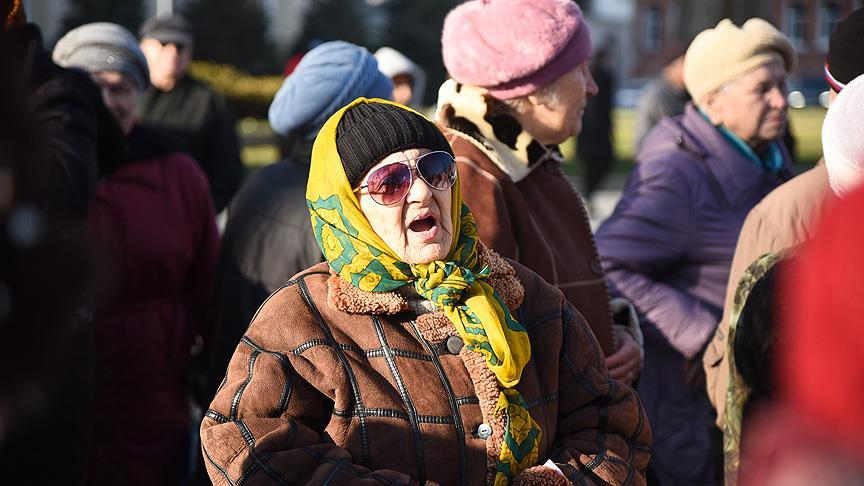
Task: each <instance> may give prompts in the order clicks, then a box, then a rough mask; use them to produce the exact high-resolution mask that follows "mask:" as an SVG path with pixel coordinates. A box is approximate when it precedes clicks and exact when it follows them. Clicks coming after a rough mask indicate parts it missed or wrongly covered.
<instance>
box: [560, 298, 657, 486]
mask: <svg viewBox="0 0 864 486" xmlns="http://www.w3.org/2000/svg"><path fill="white" fill-rule="evenodd" d="M563 326H564V329H563V337H564V341H563V348H562V352H561V364H560V388H559V390H560V391H559V393H560V397H559V402H560V404H561V405H560V409H559V417H558V435H557V437H556V439H555V442H554V444H553V449H552V451H551V453H550V457H551V459H552V460H553V462H555V463H556V465H558V467H559V469H561V471H562V472H563V473H564V475H565V476H567V478H568V479H569V480H570V482H571V483H573V484H586V483H589V484H590V483H594V484H604V485H605V484H614V485H644V484H645V469H646V468H647V466H648V460H649V458H650V452H649V446H650V443H651V431H650V428H649V425H648V422H647V420H646V418H645V413H644V411H643V409H642V404H641V403H640V402H639V399H638V397H637V395H636V392H635V391H634V390H633V389H632V388H630V387H628V386H626V385H624V384H621V383H618V382H616V381H614V380H612V379H611V378H610V377H609V374H608V372H607V371H606V365H605V364H604V363H605V362H604V360H603V356H602V353H601V351H600V346H599V345H598V344H597V340H596V338H594V335H593V334H592V333H591V329H590V328H589V327H588V325H587V323H586V322H585V320H584V319H583V318H582V316H581V315H580V314H579V313H578V312H577V311H576V310H575V309H573V307H572V306H570V304H566V305H565V309H564V322H563Z"/></svg>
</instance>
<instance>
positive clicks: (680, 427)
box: [597, 19, 796, 486]
mask: <svg viewBox="0 0 864 486" xmlns="http://www.w3.org/2000/svg"><path fill="white" fill-rule="evenodd" d="M795 63H796V54H795V51H794V49H793V48H792V46H791V44H790V43H789V41H788V40H787V39H786V38H785V37H784V36H783V34H781V33H780V32H779V31H777V30H776V29H775V28H774V27H772V26H771V25H770V24H769V23H768V22H765V21H764V20H761V19H750V20H748V21H747V22H746V23H745V24H743V26H741V27H738V26H736V25H734V24H733V23H732V22H731V21H729V20H723V21H721V22H720V23H719V24H718V25H717V26H716V27H715V28H713V29H708V30H706V31H704V32H702V33H701V34H699V35H698V36H697V37H696V38H695V39H694V40H693V42H692V44H691V45H690V47H689V48H688V50H687V54H686V57H685V65H684V82H685V85H686V87H687V90H688V91H689V92H690V95H691V96H692V97H693V101H692V102H691V103H689V104H688V105H687V107H686V108H685V112H684V114H683V115H681V116H679V117H675V118H666V119H664V120H662V121H661V122H660V123H659V124H658V125H657V126H656V127H655V128H654V129H653V130H652V131H651V132H650V133H649V134H648V136H647V138H646V139H645V142H644V144H643V145H642V148H641V150H640V151H639V154H638V156H637V159H636V161H637V163H636V168H635V169H634V170H633V173H632V174H631V176H630V179H629V181H628V183H627V186H626V187H625V189H624V193H623V195H622V198H621V200H620V201H619V203H618V206H617V207H616V208H615V211H614V213H613V214H612V216H611V217H610V218H609V219H608V220H607V221H606V222H605V223H604V224H603V225H602V226H601V227H600V229H599V230H598V231H597V244H598V247H599V251H600V254H601V258H602V260H603V266H604V268H605V269H606V271H607V275H608V278H609V281H610V284H611V286H612V291H613V293H617V294H620V295H622V296H624V297H626V298H628V299H630V300H631V301H632V302H633V303H634V305H635V307H636V309H637V311H638V312H639V313H640V320H641V321H642V327H643V332H644V334H645V366H644V371H643V373H642V377H641V379H640V381H639V383H638V385H637V390H638V392H639V394H640V396H641V398H642V400H643V403H644V406H645V409H646V411H647V412H648V417H649V420H650V423H651V427H652V429H653V430H654V445H653V457H652V463H651V465H650V466H649V468H650V470H649V475H653V479H654V483H655V484H661V485H664V486H667V485H685V484H686V485H715V484H718V483H720V482H721V481H722V474H723V471H722V455H721V445H722V444H721V440H722V439H721V435H720V432H719V430H717V429H716V428H715V427H714V416H713V414H714V411H713V409H712V407H711V405H710V403H709V402H708V397H707V394H706V391H705V387H704V385H703V384H700V381H704V379H703V378H701V377H699V376H698V373H701V371H702V367H701V359H700V355H701V353H702V351H703V350H704V348H705V345H706V343H707V342H708V339H709V338H710V337H711V335H712V334H713V332H714V329H715V327H716V325H717V322H718V320H719V318H720V314H721V309H722V306H723V300H724V297H725V291H726V280H727V278H728V275H729V268H730V264H731V261H732V254H733V252H734V250H735V243H736V240H737V237H738V231H739V229H740V227H741V225H742V223H743V221H744V218H745V216H747V213H748V212H749V211H750V209H751V208H752V207H753V206H754V205H755V204H756V203H758V202H759V200H760V199H762V197H763V196H765V195H766V194H767V193H769V192H770V191H771V190H772V189H774V188H775V187H777V186H778V185H780V184H782V183H783V182H784V181H786V180H788V179H789V178H790V177H791V176H792V171H791V161H790V157H789V153H788V152H787V151H786V149H785V147H784V145H783V144H782V143H781V142H780V140H781V138H782V136H783V132H784V129H785V126H786V109H787V103H786V75H787V73H788V72H789V71H790V70H792V69H793V68H794V66H795ZM649 477H650V476H649ZM649 484H650V483H649Z"/></svg>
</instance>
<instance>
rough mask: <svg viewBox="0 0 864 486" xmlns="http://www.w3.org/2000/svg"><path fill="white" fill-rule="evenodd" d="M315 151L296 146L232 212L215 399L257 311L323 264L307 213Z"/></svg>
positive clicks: (259, 177)
mask: <svg viewBox="0 0 864 486" xmlns="http://www.w3.org/2000/svg"><path fill="white" fill-rule="evenodd" d="M311 150H312V143H311V141H309V142H296V143H294V145H293V147H292V149H291V152H290V153H289V154H288V157H287V158H286V159H285V160H283V161H281V162H277V163H275V164H273V165H270V166H267V167H264V168H261V169H259V170H258V171H257V172H255V173H254V174H253V175H252V176H250V177H249V179H248V180H247V181H246V182H245V183H244V184H243V187H242V188H241V189H240V191H239V192H238V193H237V195H236V196H235V197H234V199H233V200H232V201H231V205H230V206H229V207H228V224H227V225H226V227H225V234H224V236H223V239H222V248H221V250H220V251H219V266H218V270H217V273H216V289H215V302H214V307H213V309H214V314H215V319H214V323H213V332H212V335H211V336H210V338H209V340H208V357H207V361H208V363H207V369H208V371H207V382H208V386H207V391H208V393H210V396H211V397H212V394H213V393H215V392H216V387H217V386H218V385H219V382H220V381H222V378H223V377H224V376H225V370H226V369H227V367H228V361H229V360H230V359H231V355H232V354H233V353H234V349H235V348H236V347H237V344H238V343H239V342H240V338H242V337H243V334H244V333H245V332H246V328H247V327H248V326H249V323H250V322H251V321H252V316H254V315H255V311H256V310H258V307H259V306H260V305H261V304H262V303H264V300H266V299H267V297H268V296H269V295H270V294H272V293H273V292H275V291H276V290H278V289H279V288H280V287H282V286H283V285H285V282H287V281H288V279H290V278H291V276H292V275H295V274H297V273H299V272H300V271H301V270H303V269H306V268H309V267H311V266H312V265H314V264H316V263H318V262H321V261H322V260H323V259H324V258H323V256H322V255H321V250H320V249H319V248H318V243H317V242H316V241H315V236H314V235H313V234H312V225H311V224H310V223H309V210H308V209H307V208H306V181H307V179H308V178H309V160H310V157H311Z"/></svg>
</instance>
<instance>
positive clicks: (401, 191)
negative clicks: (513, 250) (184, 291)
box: [201, 98, 650, 485]
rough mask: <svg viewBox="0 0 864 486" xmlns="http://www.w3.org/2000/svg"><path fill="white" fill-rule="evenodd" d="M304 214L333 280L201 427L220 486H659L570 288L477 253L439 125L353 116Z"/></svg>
mask: <svg viewBox="0 0 864 486" xmlns="http://www.w3.org/2000/svg"><path fill="white" fill-rule="evenodd" d="M306 196H307V203H308V206H309V210H310V212H311V214H312V225H313V229H314V232H315V237H316V239H317V241H318V243H319V245H320V246H321V250H322V252H323V253H324V257H325V258H326V259H327V263H322V264H319V265H316V266H314V267H312V268H310V269H309V270H307V271H305V272H302V273H301V274H299V275H297V276H296V277H294V278H293V279H292V280H290V281H289V282H288V283H287V284H286V285H285V286H284V287H283V288H282V289H280V290H279V291H277V292H276V293H274V294H273V295H272V296H271V297H270V298H269V299H268V300H267V302H265V303H264V305H263V307H262V308H261V309H260V310H259V312H258V314H257V315H256V317H255V318H254V320H253V321H252V324H251V325H250V327H249V329H248V331H247V334H246V336H245V337H243V339H242V341H241V342H240V344H239V346H238V348H237V351H236V352H235V354H234V356H233V358H232V359H231V363H230V365H229V368H228V373H227V376H226V378H225V380H224V381H223V384H222V386H221V387H220V390H219V392H218V393H217V395H216V397H215V399H214V401H213V403H212V405H211V408H210V410H208V412H207V414H206V417H205V419H204V422H203V424H202V426H201V440H202V444H203V447H204V454H205V458H206V462H207V467H208V471H209V473H210V477H211V479H212V480H213V481H214V482H215V483H217V484H233V483H234V482H237V481H239V480H241V479H252V480H258V481H282V482H287V483H321V482H327V483H332V484H371V483H374V482H384V483H388V484H423V483H427V484H472V485H473V484H492V483H494V484H510V483H514V484H541V482H542V484H562V485H563V484H580V483H583V482H585V481H586V480H587V481H589V482H594V483H598V484H643V483H644V480H643V473H642V471H643V469H644V468H645V466H646V463H647V460H648V450H647V447H648V442H649V440H650V439H649V436H650V432H649V430H648V427H647V423H646V421H645V420H644V417H643V416H642V411H641V406H640V404H639V401H638V399H637V398H636V395H635V393H634V392H633V390H631V389H630V388H628V387H626V386H622V385H620V384H618V383H616V382H614V381H612V380H611V379H610V378H609V376H608V374H607V372H606V368H605V366H604V365H603V362H602V358H601V355H600V354H599V348H598V346H597V341H596V339H595V338H594V337H593V336H592V334H591V332H590V330H589V328H588V327H587V325H586V324H585V321H584V320H583V319H582V317H581V316H580V315H579V314H578V313H577V312H575V311H574V310H573V309H572V308H571V307H570V306H569V305H568V304H567V303H566V300H564V298H563V297H562V296H561V294H560V293H559V292H558V291H557V290H555V288H554V287H551V286H550V285H548V284H546V283H545V282H544V281H543V280H542V279H541V278H539V277H538V276H537V275H536V274H534V273H532V272H531V271H529V270H527V269H526V268H524V267H522V266H521V265H518V264H516V263H511V262H509V261H506V260H504V259H502V258H501V257H499V256H498V255H497V254H495V253H494V252H492V251H490V250H488V249H486V248H485V247H483V245H482V244H481V243H480V242H479V241H478V239H477V232H476V228H475V226H474V219H473V217H472V215H471V212H470V211H469V210H468V208H467V206H465V205H464V204H463V203H462V197H461V195H460V192H459V182H458V179H457V175H456V163H455V161H454V159H453V156H452V152H451V148H450V145H449V144H448V143H447V140H446V139H445V138H444V136H443V135H442V134H441V132H440V131H439V130H438V128H437V127H436V126H435V125H434V124H432V123H431V122H429V121H428V120H426V119H425V118H423V117H422V116H421V115H419V114H417V113H415V112H413V111H410V110H409V109H407V108H404V107H402V106H401V105H397V104H395V103H391V102H385V101H382V100H367V99H365V98H359V99H357V100H355V101H354V102H352V103H351V104H349V105H348V106H347V107H345V108H343V109H342V110H340V111H338V112H337V113H336V114H334V115H333V116H332V117H331V118H330V119H329V120H328V121H327V123H326V124H325V125H324V127H323V128H322V129H321V131H320V132H319V134H318V137H317V139H316V141H315V145H314V148H313V151H312V164H311V168H310V175H309V185H308V189H307V193H306Z"/></svg>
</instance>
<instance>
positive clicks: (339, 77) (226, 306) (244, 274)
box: [207, 41, 393, 396]
mask: <svg viewBox="0 0 864 486" xmlns="http://www.w3.org/2000/svg"><path fill="white" fill-rule="evenodd" d="M392 93H393V85H392V83H391V82H390V80H389V79H388V78H387V76H385V75H384V74H382V73H381V72H380V71H378V67H377V63H376V61H375V58H374V57H373V56H372V54H370V53H369V52H368V51H367V50H366V49H365V48H363V47H359V46H355V45H353V44H349V43H347V42H342V41H333V42H327V43H324V44H321V45H319V46H318V47H315V48H314V49H312V50H311V51H309V53H307V54H306V55H305V56H304V57H303V60H301V61H300V63H299V64H298V65H297V68H296V69H295V70H294V72H293V73H292V74H291V75H290V76H288V78H286V79H285V82H284V83H283V84H282V87H281V88H280V89H279V92H278V93H277V94H276V97H275V98H274V99H273V103H272V104H271V105H270V125H271V126H272V127H273V130H274V131H275V132H276V133H278V134H279V135H280V136H282V137H285V138H286V139H287V140H286V144H287V145H288V146H289V147H290V148H289V152H288V154H287V155H286V157H285V158H284V159H283V160H282V161H281V162H277V163H275V164H273V165H269V166H267V167H264V168H261V169H259V170H258V171H257V172H255V174H253V175H252V176H251V177H250V178H249V180H247V181H246V182H245V183H244V184H243V187H242V188H241V189H240V191H239V192H238V193H237V195H236V196H235V197H234V199H233V200H232V202H231V204H230V205H229V207H228V210H229V214H230V218H228V224H227V225H226V227H225V234H224V238H223V239H222V247H221V249H220V252H219V266H218V270H217V276H216V292H215V303H214V305H215V309H214V314H215V318H214V324H213V332H212V335H211V336H210V340H209V343H208V358H207V361H208V366H207V368H208V372H207V374H208V383H209V384H208V386H207V389H208V391H209V392H210V393H211V395H210V396H212V393H215V391H216V387H218V386H219V383H220V382H221V381H222V378H223V377H224V375H225V369H226V368H227V367H228V361H229V360H230V359H231V354H233V353H234V349H235V348H236V347H237V343H239V342H240V338H242V337H243V333H244V332H246V328H247V326H248V325H249V322H250V321H251V320H252V317H253V316H254V315H255V311H256V310H258V307H259V306H261V304H262V303H263V302H264V300H265V299H267V297H268V296H269V295H270V294H272V293H273V292H275V291H276V290H278V289H279V288H280V287H281V286H282V285H284V284H285V283H286V282H288V280H289V279H290V278H291V276H292V275H294V274H296V273H298V272H300V271H301V270H305V269H306V268H309V267H311V266H312V265H314V264H316V263H318V262H321V261H323V260H324V257H323V256H322V255H321V250H320V249H319V248H318V243H316V242H315V236H314V235H313V233H312V227H311V226H310V225H309V210H308V209H307V208H306V198H305V190H306V181H307V180H308V179H309V161H310V158H311V156H312V142H313V141H314V139H315V136H316V135H317V134H318V130H320V129H321V126H322V125H324V122H325V121H327V119H328V118H329V117H330V116H331V115H333V113H335V112H336V110H338V109H339V108H341V107H343V106H345V105H346V104H348V103H349V102H350V101H353V100H354V99H355V98H358V97H360V96H365V97H370V98H388V99H389V97H390V96H392Z"/></svg>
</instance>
